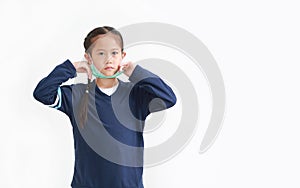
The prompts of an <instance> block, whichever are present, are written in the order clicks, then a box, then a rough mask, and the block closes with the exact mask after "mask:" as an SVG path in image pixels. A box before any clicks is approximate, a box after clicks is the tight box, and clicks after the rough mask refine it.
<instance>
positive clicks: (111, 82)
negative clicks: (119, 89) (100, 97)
mask: <svg viewBox="0 0 300 188" xmlns="http://www.w3.org/2000/svg"><path fill="white" fill-rule="evenodd" d="M118 82H119V81H118V79H117V78H108V79H103V78H97V79H96V84H97V86H98V87H100V88H111V87H114V86H115V85H117V84H118Z"/></svg>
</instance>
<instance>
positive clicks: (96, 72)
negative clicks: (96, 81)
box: [91, 63, 124, 78]
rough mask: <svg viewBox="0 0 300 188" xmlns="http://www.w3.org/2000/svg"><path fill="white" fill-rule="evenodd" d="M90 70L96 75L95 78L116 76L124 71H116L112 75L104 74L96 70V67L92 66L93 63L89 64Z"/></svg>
mask: <svg viewBox="0 0 300 188" xmlns="http://www.w3.org/2000/svg"><path fill="white" fill-rule="evenodd" d="M91 70H92V73H93V75H94V76H96V77H97V78H116V77H118V76H119V75H121V74H122V73H123V72H124V71H118V72H116V73H115V74H114V75H112V76H105V75H104V74H102V73H101V72H99V71H98V70H97V68H96V67H95V66H94V64H93V63H92V64H91Z"/></svg>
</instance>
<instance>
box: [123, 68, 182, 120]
mask: <svg viewBox="0 0 300 188" xmlns="http://www.w3.org/2000/svg"><path fill="white" fill-rule="evenodd" d="M129 80H130V81H131V82H132V83H134V84H135V85H134V87H133V89H132V91H131V95H132V96H133V100H135V103H136V104H135V106H136V107H137V108H139V109H141V110H142V111H143V116H147V115H148V114H150V113H152V112H157V111H161V110H164V109H167V108H170V107H172V106H174V105H175V104H176V100H177V99H176V96H175V94H174V92H173V90H172V89H171V88H170V87H169V86H168V85H167V84H166V83H165V82H164V81H163V80H162V79H161V78H159V77H158V76H157V75H155V74H153V73H151V72H150V71H148V70H146V69H144V68H142V67H141V66H139V65H137V66H136V67H134V70H133V71H132V74H131V75H130V77H129Z"/></svg>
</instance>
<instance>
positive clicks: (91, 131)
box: [33, 60, 176, 188]
mask: <svg viewBox="0 0 300 188" xmlns="http://www.w3.org/2000/svg"><path fill="white" fill-rule="evenodd" d="M75 76H76V70H75V67H74V66H73V64H72V63H71V62H70V61H69V60H66V61H65V62H64V63H62V64H60V65H58V66H56V67H55V69H54V70H53V71H52V72H51V73H50V74H49V75H48V76H47V77H45V78H44V79H42V80H41V81H40V82H39V83H38V85H37V87H36V88H35V90H34V93H33V95H34V98H35V99H36V100H38V101H40V102H41V103H43V104H45V105H52V104H54V103H55V101H56V98H57V97H58V103H57V104H56V106H53V107H54V108H56V109H58V110H60V111H62V112H64V113H65V114H66V115H68V117H69V118H70V121H71V124H72V127H73V136H74V148H75V167H74V175H73V180H72V183H71V186H72V187H73V188H143V181H142V174H143V149H144V140H143V129H144V121H145V119H146V117H147V116H148V115H149V114H150V113H151V112H155V111H160V110H164V109H166V108H169V107H171V106H173V105H174V104H175V103H176V96H175V95H174V93H173V91H172V89H171V88H170V87H169V86H168V85H167V84H166V83H165V82H163V81H162V80H161V79H160V78H159V77H158V76H157V75H155V74H153V73H151V72H149V71H148V70H145V69H143V68H142V67H141V66H139V65H137V66H136V68H135V69H134V71H133V73H132V75H131V76H130V77H129V81H130V82H123V81H121V80H118V81H119V85H118V88H117V90H116V91H115V93H113V94H112V95H111V96H108V95H106V94H105V93H103V92H102V91H101V90H100V89H99V88H98V87H97V85H96V83H95V81H93V82H92V83H91V84H90V87H89V93H88V101H87V103H86V105H88V108H87V109H88V110H87V120H86V123H85V124H84V126H83V127H81V126H79V118H78V114H80V113H81V112H82V106H81V105H80V104H81V101H82V99H83V96H84V95H86V94H85V93H86V92H85V90H86V86H87V85H86V84H73V85H62V83H64V82H66V81H67V80H68V79H70V78H74V77H75Z"/></svg>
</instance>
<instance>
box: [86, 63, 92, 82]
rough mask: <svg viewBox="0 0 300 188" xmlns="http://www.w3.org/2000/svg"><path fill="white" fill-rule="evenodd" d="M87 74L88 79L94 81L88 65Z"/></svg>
mask: <svg viewBox="0 0 300 188" xmlns="http://www.w3.org/2000/svg"><path fill="white" fill-rule="evenodd" d="M86 72H87V75H88V78H89V79H90V80H91V79H92V70H91V67H90V66H89V65H88V64H86Z"/></svg>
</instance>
